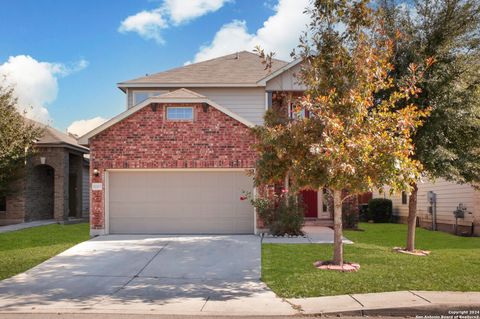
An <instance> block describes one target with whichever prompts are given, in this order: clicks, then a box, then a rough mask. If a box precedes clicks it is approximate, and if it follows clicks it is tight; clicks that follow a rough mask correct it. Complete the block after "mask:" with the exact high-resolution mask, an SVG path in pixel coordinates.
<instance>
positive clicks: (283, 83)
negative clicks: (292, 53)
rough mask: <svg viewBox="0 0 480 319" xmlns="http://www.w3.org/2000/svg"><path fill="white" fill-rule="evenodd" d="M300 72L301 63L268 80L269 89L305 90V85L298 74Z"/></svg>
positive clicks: (267, 88)
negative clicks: (300, 81)
mask: <svg viewBox="0 0 480 319" xmlns="http://www.w3.org/2000/svg"><path fill="white" fill-rule="evenodd" d="M299 72H300V64H297V65H296V66H294V67H293V68H290V69H288V70H286V71H285V72H283V73H282V74H280V75H278V76H276V77H274V78H273V79H271V80H269V81H268V82H267V87H266V90H267V91H305V89H306V87H305V85H303V84H301V83H299V81H298V80H297V78H296V75H297V74H298V73H299Z"/></svg>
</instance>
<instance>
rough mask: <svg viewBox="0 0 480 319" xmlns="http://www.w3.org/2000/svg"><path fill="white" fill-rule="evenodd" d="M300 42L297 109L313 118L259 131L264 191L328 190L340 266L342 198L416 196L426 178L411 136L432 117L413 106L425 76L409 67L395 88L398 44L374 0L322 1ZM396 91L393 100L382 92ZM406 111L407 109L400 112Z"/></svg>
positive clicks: (275, 120) (270, 119)
mask: <svg viewBox="0 0 480 319" xmlns="http://www.w3.org/2000/svg"><path fill="white" fill-rule="evenodd" d="M309 12H310V14H311V23H310V27H309V31H308V33H307V34H306V35H305V36H303V37H302V38H301V43H300V45H299V49H300V50H299V53H298V54H297V57H298V58H300V59H302V61H303V63H302V70H301V72H300V74H298V77H299V79H300V80H301V81H302V82H303V83H304V84H305V85H306V87H307V91H306V92H305V96H304V97H303V98H302V99H301V100H300V101H298V102H297V103H296V105H295V108H296V111H298V113H300V111H301V110H302V109H305V110H307V111H308V113H309V117H306V118H303V117H298V118H295V119H288V118H286V117H285V116H283V117H281V116H274V115H273V114H272V112H269V113H268V114H267V116H266V121H265V126H264V127H257V128H256V129H255V133H256V135H257V137H258V140H259V142H258V144H257V149H258V151H259V155H260V159H259V162H258V165H257V169H256V180H257V184H262V183H269V182H274V181H275V180H281V178H282V177H283V178H285V177H286V176H287V177H288V179H289V180H290V181H291V184H292V188H294V189H303V188H310V189H319V188H321V187H326V188H328V189H329V190H330V191H331V193H332V195H333V206H334V232H335V235H334V255H333V262H334V263H335V264H337V265H343V245H342V201H343V200H344V199H345V197H342V191H343V190H345V189H346V190H348V191H349V193H350V194H351V195H353V194H358V193H361V192H364V191H367V190H369V189H372V188H374V187H379V186H381V185H389V186H391V187H392V189H396V190H398V189H405V188H407V189H409V188H410V185H411V184H412V181H414V180H416V179H417V178H418V176H419V171H420V169H421V168H420V165H419V163H418V162H417V161H416V160H415V159H413V158H412V152H413V148H414V146H413V144H412V142H411V136H412V134H413V133H414V132H415V129H416V128H417V127H418V126H419V125H420V124H421V118H422V117H423V116H425V115H426V113H427V112H423V111H420V110H418V109H417V107H416V106H415V105H413V104H411V103H409V100H410V98H411V96H413V95H415V94H417V93H418V92H419V90H418V88H417V87H416V85H415V84H416V81H417V79H418V77H420V76H421V73H422V71H421V70H420V69H419V68H418V67H417V66H415V65H410V66H409V72H408V76H405V77H404V78H403V81H402V82H401V83H394V81H393V78H392V77H391V74H392V72H393V66H392V64H391V63H390V61H391V59H392V54H393V42H392V41H391V39H389V38H388V36H387V34H386V32H385V30H384V24H383V23H382V21H381V19H380V15H379V12H378V11H377V9H375V8H374V7H373V6H371V5H370V3H369V1H368V0H361V1H344V0H317V1H315V2H314V6H313V8H312V9H311V10H310V11H309ZM385 90H389V91H390V92H391V93H392V94H390V95H389V96H388V97H386V98H381V97H380V98H379V92H381V91H385ZM399 104H405V105H406V106H405V107H403V108H401V109H398V105H399Z"/></svg>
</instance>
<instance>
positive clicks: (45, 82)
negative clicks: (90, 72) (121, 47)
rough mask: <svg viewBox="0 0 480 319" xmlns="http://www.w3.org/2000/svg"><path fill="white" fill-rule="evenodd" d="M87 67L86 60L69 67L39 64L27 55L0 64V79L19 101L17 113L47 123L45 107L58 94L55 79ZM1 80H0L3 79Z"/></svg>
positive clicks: (56, 80) (60, 64) (11, 58)
mask: <svg viewBox="0 0 480 319" xmlns="http://www.w3.org/2000/svg"><path fill="white" fill-rule="evenodd" d="M87 66H88V62H87V61H86V60H83V59H82V60H80V61H78V62H76V63H74V64H71V65H65V64H62V63H49V62H40V61H37V60H35V59H34V58H32V57H31V56H29V55H17V56H10V57H9V58H8V60H7V61H6V62H5V63H3V64H0V77H2V78H3V77H5V82H6V83H5V84H6V85H7V86H12V87H13V88H14V91H15V95H16V97H17V98H18V107H19V111H21V112H22V111H25V112H26V116H27V117H29V118H31V119H34V120H37V121H40V122H43V123H47V122H48V121H50V116H49V114H48V110H47V106H48V104H50V103H52V102H53V101H55V99H56V98H57V94H58V77H62V76H67V75H69V74H71V73H73V72H78V71H80V70H82V69H84V68H86V67H87ZM2 80H3V79H2Z"/></svg>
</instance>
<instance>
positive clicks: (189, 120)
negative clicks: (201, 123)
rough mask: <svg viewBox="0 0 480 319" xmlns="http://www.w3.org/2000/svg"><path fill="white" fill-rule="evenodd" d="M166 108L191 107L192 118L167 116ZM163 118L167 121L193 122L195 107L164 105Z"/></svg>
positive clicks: (188, 107)
mask: <svg viewBox="0 0 480 319" xmlns="http://www.w3.org/2000/svg"><path fill="white" fill-rule="evenodd" d="M168 109H191V110H192V118H190V119H171V118H169V117H168ZM165 119H166V120H167V121H168V122H193V121H194V120H195V108H194V107H193V106H175V105H167V106H166V107H165Z"/></svg>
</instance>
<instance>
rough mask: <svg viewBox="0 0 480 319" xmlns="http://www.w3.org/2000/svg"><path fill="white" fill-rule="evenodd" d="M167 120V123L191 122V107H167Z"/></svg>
mask: <svg viewBox="0 0 480 319" xmlns="http://www.w3.org/2000/svg"><path fill="white" fill-rule="evenodd" d="M167 120H169V121H193V107H177V106H169V107H167Z"/></svg>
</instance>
